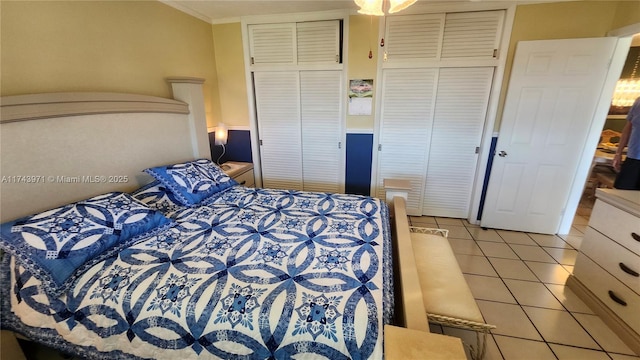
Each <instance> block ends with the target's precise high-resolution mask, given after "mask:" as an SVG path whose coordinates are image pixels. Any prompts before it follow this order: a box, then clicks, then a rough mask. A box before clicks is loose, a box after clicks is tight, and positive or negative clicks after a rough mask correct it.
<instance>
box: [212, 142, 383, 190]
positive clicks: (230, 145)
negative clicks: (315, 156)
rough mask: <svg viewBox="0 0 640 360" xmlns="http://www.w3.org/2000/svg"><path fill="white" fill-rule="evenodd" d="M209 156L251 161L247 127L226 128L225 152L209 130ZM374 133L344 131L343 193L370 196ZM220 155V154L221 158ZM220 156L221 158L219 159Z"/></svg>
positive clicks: (222, 159)
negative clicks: (345, 133) (227, 135)
mask: <svg viewBox="0 0 640 360" xmlns="http://www.w3.org/2000/svg"><path fill="white" fill-rule="evenodd" d="M209 143H210V148H211V158H212V159H213V161H214V162H219V163H224V162H226V161H243V162H253V159H252V156H251V136H250V132H249V131H248V130H229V137H228V139H227V145H226V151H225V153H224V154H222V146H220V145H215V133H214V132H210V133H209ZM372 149H373V134H347V148H346V151H347V154H346V165H345V166H346V171H345V192H346V193H348V194H358V195H369V193H370V189H371V160H372V158H371V154H372ZM221 155H222V157H221ZM218 159H220V161H218Z"/></svg>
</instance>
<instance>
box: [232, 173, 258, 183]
mask: <svg viewBox="0 0 640 360" xmlns="http://www.w3.org/2000/svg"><path fill="white" fill-rule="evenodd" d="M233 179H234V180H235V181H237V182H238V184H240V185H242V186H246V187H254V186H255V185H256V180H255V178H254V177H253V169H251V170H249V171H246V172H244V173H242V174H240V175H236V176H235V177H234V178H233Z"/></svg>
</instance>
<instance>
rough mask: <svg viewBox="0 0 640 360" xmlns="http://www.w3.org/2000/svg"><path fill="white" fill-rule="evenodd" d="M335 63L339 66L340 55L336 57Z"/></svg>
mask: <svg viewBox="0 0 640 360" xmlns="http://www.w3.org/2000/svg"><path fill="white" fill-rule="evenodd" d="M336 62H337V63H338V64H339V63H340V55H336Z"/></svg>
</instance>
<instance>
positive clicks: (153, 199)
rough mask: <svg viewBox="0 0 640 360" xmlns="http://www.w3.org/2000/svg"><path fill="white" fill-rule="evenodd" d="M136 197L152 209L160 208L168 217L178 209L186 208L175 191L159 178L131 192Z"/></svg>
mask: <svg viewBox="0 0 640 360" xmlns="http://www.w3.org/2000/svg"><path fill="white" fill-rule="evenodd" d="M131 196H133V198H134V199H136V200H138V201H140V202H142V203H143V204H145V205H147V206H148V207H150V208H151V209H154V210H158V211H160V212H161V213H163V214H164V215H165V216H167V217H171V216H172V215H173V214H175V212H176V211H180V210H183V209H185V206H184V205H182V204H181V203H180V201H179V200H178V199H177V198H176V196H175V195H174V193H173V192H171V191H169V190H168V189H167V187H166V186H164V185H162V183H161V182H160V181H158V180H154V181H153V182H151V183H149V184H147V185H145V186H143V187H141V188H140V189H138V190H136V191H134V192H132V193H131Z"/></svg>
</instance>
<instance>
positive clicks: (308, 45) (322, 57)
mask: <svg viewBox="0 0 640 360" xmlns="http://www.w3.org/2000/svg"><path fill="white" fill-rule="evenodd" d="M296 34H297V37H298V64H336V63H338V62H339V61H340V22H339V21H338V20H332V21H311V22H304V23H297V24H296Z"/></svg>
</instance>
